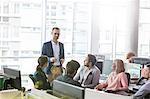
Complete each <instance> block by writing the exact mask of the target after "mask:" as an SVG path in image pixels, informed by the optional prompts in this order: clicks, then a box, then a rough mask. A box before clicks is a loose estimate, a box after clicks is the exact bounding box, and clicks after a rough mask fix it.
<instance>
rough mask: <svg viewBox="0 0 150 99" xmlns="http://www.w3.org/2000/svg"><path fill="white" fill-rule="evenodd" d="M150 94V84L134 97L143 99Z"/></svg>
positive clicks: (144, 86) (145, 85)
mask: <svg viewBox="0 0 150 99" xmlns="http://www.w3.org/2000/svg"><path fill="white" fill-rule="evenodd" d="M149 93H150V82H149V83H146V84H144V85H143V86H142V87H141V88H140V89H139V90H138V91H137V92H136V93H135V95H134V96H133V97H134V99H143V98H144V97H145V96H146V95H147V94H149Z"/></svg>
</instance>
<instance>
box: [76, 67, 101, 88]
mask: <svg viewBox="0 0 150 99" xmlns="http://www.w3.org/2000/svg"><path fill="white" fill-rule="evenodd" d="M99 79H100V70H99V69H98V68H97V67H96V66H93V67H92V68H91V69H90V70H88V69H87V67H85V66H84V67H83V68H81V69H80V70H79V72H77V74H76V75H75V77H74V80H76V81H78V82H80V83H81V85H82V87H86V88H94V87H95V86H96V85H97V84H98V83H99Z"/></svg>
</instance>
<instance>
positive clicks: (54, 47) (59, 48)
mask: <svg viewBox="0 0 150 99" xmlns="http://www.w3.org/2000/svg"><path fill="white" fill-rule="evenodd" d="M51 34H52V40H51V41H48V42H45V43H44V44H43V47H42V55H46V56H48V57H49V66H48V67H47V68H46V70H45V73H46V74H49V73H50V69H51V67H52V65H55V66H62V64H63V63H64V44H63V43H61V42H59V41H58V38H59V35H60V29H59V28H58V27H54V28H53V29H52V32H51Z"/></svg>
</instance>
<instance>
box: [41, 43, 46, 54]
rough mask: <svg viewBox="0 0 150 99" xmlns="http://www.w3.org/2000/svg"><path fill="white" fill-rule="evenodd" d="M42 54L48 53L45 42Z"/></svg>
mask: <svg viewBox="0 0 150 99" xmlns="http://www.w3.org/2000/svg"><path fill="white" fill-rule="evenodd" d="M42 55H46V46H45V43H44V44H43V47H42Z"/></svg>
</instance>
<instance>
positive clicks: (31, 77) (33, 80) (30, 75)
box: [29, 74, 36, 85]
mask: <svg viewBox="0 0 150 99" xmlns="http://www.w3.org/2000/svg"><path fill="white" fill-rule="evenodd" d="M29 77H30V79H31V80H32V82H33V84H34V85H35V83H36V80H35V78H34V77H33V74H29Z"/></svg>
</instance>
